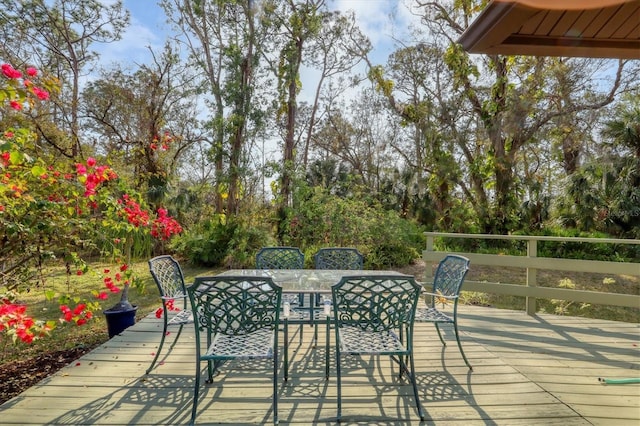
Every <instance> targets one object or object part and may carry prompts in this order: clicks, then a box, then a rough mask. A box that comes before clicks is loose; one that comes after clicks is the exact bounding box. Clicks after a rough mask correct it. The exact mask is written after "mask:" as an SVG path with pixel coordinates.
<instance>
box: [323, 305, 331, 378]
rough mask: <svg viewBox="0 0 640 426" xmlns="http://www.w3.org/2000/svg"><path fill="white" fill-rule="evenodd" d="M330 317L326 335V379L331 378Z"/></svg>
mask: <svg viewBox="0 0 640 426" xmlns="http://www.w3.org/2000/svg"><path fill="white" fill-rule="evenodd" d="M330 321H331V320H330V319H329V317H327V319H326V322H327V332H326V337H325V343H324V378H325V380H329V361H330V360H331V356H330V354H329V352H330V350H331V335H330V332H331V325H330Z"/></svg>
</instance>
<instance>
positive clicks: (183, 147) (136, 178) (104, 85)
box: [81, 44, 203, 207]
mask: <svg viewBox="0 0 640 426" xmlns="http://www.w3.org/2000/svg"><path fill="white" fill-rule="evenodd" d="M151 53H152V59H153V62H152V63H151V64H149V65H141V66H140V67H139V69H138V70H137V71H135V72H134V73H131V74H130V73H127V72H125V71H123V70H121V69H118V68H117V67H116V68H111V69H109V70H108V71H103V72H102V75H101V78H100V79H98V80H95V81H92V82H90V83H89V84H88V85H87V87H86V89H85V90H84V91H83V95H82V104H83V107H82V109H81V110H82V112H83V114H84V117H85V122H86V130H87V134H88V135H93V136H94V137H95V139H96V142H95V146H94V150H95V151H96V152H104V153H106V154H107V155H108V156H109V158H111V160H112V161H113V162H114V163H116V164H119V165H121V167H122V170H123V171H124V170H128V172H129V177H130V178H131V180H132V182H133V184H134V186H135V187H136V189H137V190H139V191H141V192H143V193H145V194H147V197H146V198H147V201H148V202H149V203H150V204H151V205H153V206H155V207H162V206H164V205H165V195H166V194H167V192H168V189H169V186H170V184H171V182H172V181H173V182H174V183H175V180H176V178H177V177H178V169H179V166H180V164H181V159H182V157H183V156H184V155H185V153H186V151H188V150H189V149H190V147H191V146H192V145H194V144H195V143H198V142H200V141H202V140H203V136H202V134H201V133H202V129H201V125H200V123H199V121H198V119H197V111H198V110H197V105H198V98H197V97H196V96H195V87H194V86H193V81H192V80H193V74H192V73H190V72H188V71H186V70H184V69H183V68H182V67H181V64H180V63H179V58H178V56H177V54H175V53H174V48H172V47H171V45H169V44H167V45H166V46H165V48H164V51H163V52H162V54H161V55H160V56H156V55H155V54H154V53H153V51H152V52H151Z"/></svg>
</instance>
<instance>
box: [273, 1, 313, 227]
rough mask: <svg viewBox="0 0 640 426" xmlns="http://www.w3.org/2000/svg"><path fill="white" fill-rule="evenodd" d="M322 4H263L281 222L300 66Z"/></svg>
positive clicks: (289, 181)
mask: <svg viewBox="0 0 640 426" xmlns="http://www.w3.org/2000/svg"><path fill="white" fill-rule="evenodd" d="M324 5H325V2H324V0H304V1H295V0H286V1H274V0H271V1H269V2H265V5H264V17H265V21H266V22H267V23H268V24H269V25H270V28H271V29H272V37H273V38H272V39H271V40H272V43H273V44H274V48H273V51H275V52H277V53H278V57H277V62H274V59H273V58H271V60H272V62H271V69H272V71H273V72H274V73H275V75H276V77H277V79H278V100H277V116H278V118H279V119H280V120H281V121H282V122H283V127H284V134H285V135H284V149H283V154H282V164H283V167H282V171H281V177H280V194H279V197H280V200H279V216H280V221H281V223H282V221H283V220H284V218H285V216H286V210H287V208H288V207H289V206H290V205H291V201H292V200H291V193H292V188H291V185H292V178H293V174H294V162H295V157H294V148H295V145H296V143H295V142H296V130H297V128H296V123H297V121H296V120H297V114H298V111H297V106H298V105H297V102H298V94H299V93H300V67H301V65H302V62H303V59H304V53H305V49H306V48H307V43H309V42H310V40H311V39H313V38H314V37H317V35H318V33H319V32H320V29H321V27H322V14H321V9H322V8H323V7H324ZM265 52H266V51H265ZM265 59H267V60H269V58H265ZM281 232H282V230H281Z"/></svg>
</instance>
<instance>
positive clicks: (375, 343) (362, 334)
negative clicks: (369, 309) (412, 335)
mask: <svg viewBox="0 0 640 426" xmlns="http://www.w3.org/2000/svg"><path fill="white" fill-rule="evenodd" d="M338 333H340V351H341V352H343V353H350V354H378V355H379V354H385V353H387V352H394V353H398V352H406V351H407V349H406V347H405V346H404V345H403V344H402V342H401V341H400V339H399V338H398V336H397V335H396V334H395V333H392V332H386V331H384V332H376V331H367V330H363V329H361V328H359V327H342V328H340V329H339V330H338Z"/></svg>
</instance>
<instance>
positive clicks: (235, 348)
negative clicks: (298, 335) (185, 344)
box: [202, 328, 275, 360]
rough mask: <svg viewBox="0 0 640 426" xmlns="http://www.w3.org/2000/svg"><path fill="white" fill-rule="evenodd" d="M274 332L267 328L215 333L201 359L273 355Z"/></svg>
mask: <svg viewBox="0 0 640 426" xmlns="http://www.w3.org/2000/svg"><path fill="white" fill-rule="evenodd" d="M274 339H275V333H274V331H273V330H269V329H267V328H263V329H260V330H258V331H256V332H254V333H249V334H242V335H227V334H216V335H215V336H214V337H213V343H212V344H211V346H209V348H208V349H207V352H206V353H205V354H204V355H203V356H202V359H204V360H206V359H207V358H218V359H219V358H221V357H230V358H234V359H255V358H271V357H273V342H274Z"/></svg>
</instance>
